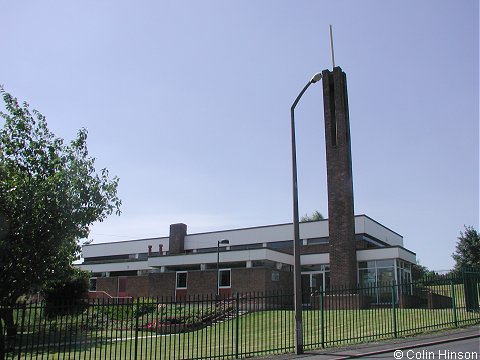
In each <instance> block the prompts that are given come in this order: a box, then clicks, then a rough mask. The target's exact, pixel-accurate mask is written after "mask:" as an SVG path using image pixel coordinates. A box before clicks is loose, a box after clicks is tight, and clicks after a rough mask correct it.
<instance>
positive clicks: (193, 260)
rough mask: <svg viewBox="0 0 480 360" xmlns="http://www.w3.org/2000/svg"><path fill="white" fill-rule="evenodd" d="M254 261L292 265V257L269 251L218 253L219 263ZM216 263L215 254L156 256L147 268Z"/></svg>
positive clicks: (149, 261)
mask: <svg viewBox="0 0 480 360" xmlns="http://www.w3.org/2000/svg"><path fill="white" fill-rule="evenodd" d="M254 260H271V261H275V262H280V263H282V264H287V265H293V256H292V255H290V254H285V253H281V252H278V251H274V250H271V249H253V250H239V251H222V252H221V253H220V261H221V262H243V261H254ZM216 262H217V253H216V252H212V253H196V254H185V255H168V256H158V257H152V258H149V259H148V266H150V267H161V266H178V265H196V264H213V263H216Z"/></svg>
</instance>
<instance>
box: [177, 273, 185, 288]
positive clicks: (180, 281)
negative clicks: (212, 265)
mask: <svg viewBox="0 0 480 360" xmlns="http://www.w3.org/2000/svg"><path fill="white" fill-rule="evenodd" d="M187 276H188V272H186V271H177V282H176V285H175V287H176V288H177V289H186V288H187Z"/></svg>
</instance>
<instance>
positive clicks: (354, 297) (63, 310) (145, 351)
mask: <svg viewBox="0 0 480 360" xmlns="http://www.w3.org/2000/svg"><path fill="white" fill-rule="evenodd" d="M304 300H305V299H304ZM307 300H308V301H304V302H305V304H304V310H303V326H304V329H303V336H304V346H305V349H316V348H322V347H333V346H338V345H345V344H352V343H358V342H367V341H373V340H379V339H387V338H394V337H398V336H405V335H411V334H415V333H420V332H425V331H430V330H439V329H444V328H450V327H457V326H463V325H468V324H475V323H480V309H479V303H480V274H479V273H474V272H471V273H470V274H461V275H459V276H458V277H437V278H435V279H427V280H424V281H422V282H415V283H408V284H394V283H389V284H380V285H375V286H368V287H358V288H355V289H335V290H332V289H326V290H324V289H321V288H318V289H312V292H311V293H310V297H309V298H308V299H307ZM47 305H48V304H45V303H43V302H40V303H30V304H27V303H20V304H16V305H15V307H13V308H1V309H0V311H2V314H3V313H5V312H10V314H11V315H12V318H13V324H7V322H4V326H3V335H4V340H5V349H6V354H5V358H6V359H12V360H13V359H79V360H83V359H99V360H100V359H105V360H106V359H219V358H221V359H230V358H242V357H250V356H255V355H259V356H260V355H266V354H277V353H286V352H292V351H293V349H294V311H293V295H292V294H282V293H268V294H260V293H246V294H235V295H234V296H233V297H229V298H221V299H220V298H218V297H216V296H196V297H190V298H186V299H183V300H182V301H175V300H174V299H172V298H168V299H167V298H155V299H150V298H137V299H134V300H131V301H124V302H119V301H118V300H115V299H98V300H95V301H90V302H85V303H77V304H75V305H68V304H65V305H62V306H47ZM12 325H13V326H12ZM12 330H15V331H12ZM14 332H16V334H14Z"/></svg>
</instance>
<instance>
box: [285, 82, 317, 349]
mask: <svg viewBox="0 0 480 360" xmlns="http://www.w3.org/2000/svg"><path fill="white" fill-rule="evenodd" d="M321 78H322V73H316V74H315V75H314V76H313V77H312V78H311V79H310V81H309V82H308V83H307V85H305V87H304V88H303V89H302V91H300V94H298V96H297V98H296V99H295V101H294V102H293V105H292V107H291V108H290V119H291V132H292V183H293V259H294V263H293V274H294V276H293V287H294V296H293V297H294V306H295V353H296V354H297V355H300V354H303V333H302V323H303V320H302V273H301V269H300V225H299V215H298V184H297V150H296V144H295V107H296V106H297V104H298V102H299V101H300V99H301V97H302V96H303V94H304V93H305V91H307V89H308V87H309V86H310V85H311V84H315V83H316V82H317V81H319V80H320V79H321Z"/></svg>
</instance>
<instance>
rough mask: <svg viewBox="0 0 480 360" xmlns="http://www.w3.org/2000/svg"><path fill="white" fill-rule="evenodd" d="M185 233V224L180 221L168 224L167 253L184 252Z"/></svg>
mask: <svg viewBox="0 0 480 360" xmlns="http://www.w3.org/2000/svg"><path fill="white" fill-rule="evenodd" d="M185 235H187V225H185V224H182V223H179V224H172V225H170V237H169V241H168V244H169V247H168V254H169V255H175V254H183V253H184V252H185Z"/></svg>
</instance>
